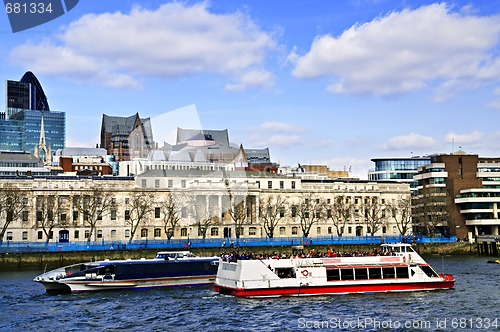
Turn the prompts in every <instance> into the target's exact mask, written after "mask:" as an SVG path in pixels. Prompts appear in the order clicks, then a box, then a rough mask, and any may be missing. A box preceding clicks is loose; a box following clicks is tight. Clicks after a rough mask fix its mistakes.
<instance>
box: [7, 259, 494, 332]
mask: <svg viewBox="0 0 500 332" xmlns="http://www.w3.org/2000/svg"><path fill="white" fill-rule="evenodd" d="M426 259H427V261H428V262H429V263H430V264H431V265H432V266H433V267H434V268H435V270H436V271H437V272H438V273H442V272H443V271H444V272H445V273H451V274H453V275H454V276H455V279H456V284H455V289H453V290H445V291H432V292H415V293H391V294H364V295H341V296H318V297H305V298H274V299H242V298H234V297H231V296H225V295H219V294H216V293H214V292H213V290H212V287H193V288H177V289H156V290H154V289H153V290H144V291H117V292H102V293H82V294H64V295H47V294H46V293H45V288H44V287H43V286H42V285H40V284H38V283H35V282H33V281H32V279H33V277H35V276H36V275H38V274H39V273H41V271H21V272H1V273H0V331H103V330H107V331H123V330H126V331H168V330H170V331H172V332H174V331H192V332H195V331H203V330H205V331H207V332H208V331H280V332H282V331H297V330H298V331H319V330H330V331H365V330H368V331H378V330H386V331H451V330H454V331H456V330H463V331H466V330H467V331H468V330H480V329H482V330H491V331H495V330H496V331H499V330H500V317H499V314H498V312H499V310H498V309H499V308H500V288H499V286H498V284H499V280H500V265H499V264H487V263H486V261H487V260H488V258H485V257H470V256H461V257H458V256H445V257H437V256H433V257H427V258H426Z"/></svg>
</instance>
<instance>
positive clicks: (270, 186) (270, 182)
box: [267, 181, 273, 189]
mask: <svg viewBox="0 0 500 332" xmlns="http://www.w3.org/2000/svg"><path fill="white" fill-rule="evenodd" d="M267 188H268V189H273V181H267Z"/></svg>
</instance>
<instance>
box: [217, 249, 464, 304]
mask: <svg viewBox="0 0 500 332" xmlns="http://www.w3.org/2000/svg"><path fill="white" fill-rule="evenodd" d="M454 283H455V279H454V278H453V276H452V275H443V274H438V273H437V272H436V271H435V270H434V269H433V268H432V267H431V266H430V265H429V264H428V263H426V262H425V260H424V259H423V258H422V257H421V256H420V255H419V254H418V253H417V252H416V251H415V250H414V249H413V248H412V247H411V245H410V244H403V243H398V244H383V245H382V252H381V253H380V254H375V255H371V256H361V257H327V258H296V259H262V260H258V259H257V260H237V261H236V262H225V261H222V260H221V262H220V264H219V268H218V271H217V277H216V279H215V284H214V288H215V291H216V292H219V293H221V294H228V295H234V296H242V297H277V296H310V295H328V294H350V293H379V292H406V291H427V290H437V289H450V288H453V286H454Z"/></svg>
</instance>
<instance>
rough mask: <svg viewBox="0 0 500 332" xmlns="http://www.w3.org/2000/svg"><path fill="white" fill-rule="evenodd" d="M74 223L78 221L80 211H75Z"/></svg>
mask: <svg viewBox="0 0 500 332" xmlns="http://www.w3.org/2000/svg"><path fill="white" fill-rule="evenodd" d="M73 221H78V211H73Z"/></svg>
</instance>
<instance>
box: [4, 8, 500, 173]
mask: <svg viewBox="0 0 500 332" xmlns="http://www.w3.org/2000/svg"><path fill="white" fill-rule="evenodd" d="M0 34H1V38H0V59H1V62H0V76H1V77H2V79H4V80H7V79H15V80H17V79H20V78H21V76H22V75H23V74H24V72H25V71H27V70H31V71H33V72H34V73H35V75H36V76H37V77H38V79H39V80H40V82H41V84H42V85H43V87H44V89H45V92H46V94H47V95H48V98H49V104H50V106H51V109H52V110H61V111H64V112H66V121H67V133H66V137H67V142H66V144H67V146H89V147H90V146H95V144H96V143H97V142H98V137H99V133H100V126H101V121H102V114H103V113H105V114H108V115H116V116H130V115H132V114H135V113H136V112H138V113H139V114H140V115H141V116H142V117H151V118H152V119H157V120H158V121H157V123H156V124H155V123H154V122H153V127H154V130H155V132H154V135H155V139H156V140H160V139H159V138H162V137H164V136H165V132H166V131H168V128H167V127H169V126H173V127H175V126H184V127H187V126H191V127H192V126H196V124H198V125H200V126H201V127H202V128H205V129H226V128H227V129H228V130H229V135H230V140H231V141H232V142H234V143H236V144H240V143H242V144H243V146H244V147H247V148H264V147H269V148H270V151H271V158H272V159H273V160H274V161H276V162H280V163H281V164H282V165H296V164H297V163H301V164H308V163H315V164H327V165H328V166H329V167H330V168H331V169H335V170H343V169H349V168H350V169H351V170H352V172H351V175H352V176H358V177H361V178H367V171H368V169H369V168H372V167H373V163H372V162H371V161H370V159H372V158H381V157H411V156H417V155H426V154H433V153H450V152H452V151H453V150H457V149H459V148H461V149H462V150H464V151H466V152H468V153H476V154H479V155H481V156H485V157H490V156H499V155H500V126H499V123H500V47H499V46H500V1H498V0H489V1H480V0H472V1H461V0H457V1H450V2H431V1H390V0H352V1H349V0H346V1H331V0H307V1H306V0H302V1H301V0H297V1H288V0H274V1H268V0H251V1H250V0H239V1H237V0H213V1H204V2H199V1H173V2H171V1H153V0H144V1H129V0H100V1H94V0H80V2H79V4H78V5H77V6H76V7H75V8H74V9H73V10H71V11H69V12H68V13H67V14H65V15H63V16H61V17H59V18H58V19H55V20H53V21H51V22H48V23H46V24H44V25H41V26H38V27H35V28H32V29H30V30H26V31H23V32H18V33H15V34H14V33H12V31H11V28H10V25H9V22H8V19H7V15H5V14H3V15H1V14H0ZM4 99H5V97H4V94H1V96H0V102H1V103H2V104H3V105H5V100H4ZM173 110H177V111H175V112H173V113H175V116H168V114H169V112H171V111H173ZM173 113H171V114H173ZM165 115H167V116H166V117H165ZM169 143H174V142H173V141H171V142H169Z"/></svg>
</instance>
